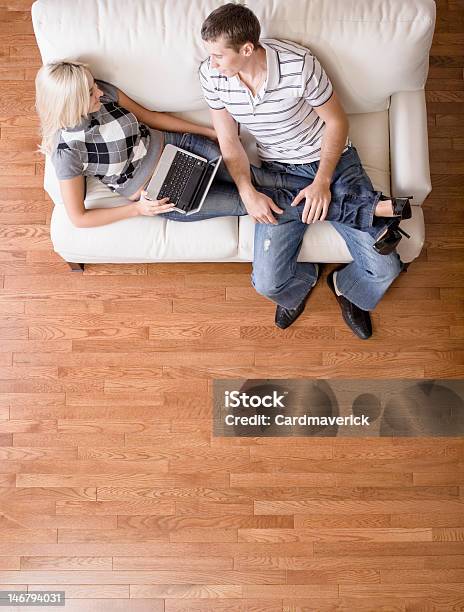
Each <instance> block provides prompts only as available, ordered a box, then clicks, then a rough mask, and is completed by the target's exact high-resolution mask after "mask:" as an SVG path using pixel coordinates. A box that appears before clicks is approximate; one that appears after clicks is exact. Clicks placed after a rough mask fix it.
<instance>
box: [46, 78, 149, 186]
mask: <svg viewBox="0 0 464 612" xmlns="http://www.w3.org/2000/svg"><path fill="white" fill-rule="evenodd" d="M96 83H97V84H98V86H99V87H100V89H101V90H102V91H103V93H104V95H103V96H102V98H101V102H102V105H101V107H100V109H99V110H98V111H96V112H95V113H90V114H89V116H88V117H87V118H86V119H84V120H83V121H82V123H80V124H79V125H78V126H76V127H74V128H71V129H63V130H61V131H60V132H59V134H58V141H57V146H56V149H55V151H54V153H53V154H52V161H53V165H54V166H55V171H56V174H57V177H58V179H60V180H63V179H70V178H73V177H75V176H95V177H97V178H98V179H100V180H101V181H102V183H104V184H105V185H107V186H108V187H109V188H110V189H111V190H112V191H117V192H119V193H121V194H123V195H132V193H135V191H137V189H138V188H139V187H140V186H141V185H142V184H143V183H144V181H145V180H146V178H148V177H146V176H145V175H146V174H147V173H146V172H144V171H142V166H144V167H148V169H149V170H153V167H154V160H155V159H156V155H155V153H156V152H157V151H159V143H160V139H157V138H156V137H155V138H152V135H154V133H155V132H156V131H155V130H150V129H149V128H148V127H147V126H146V125H144V124H142V123H139V122H138V121H137V118H136V117H135V115H134V114H133V113H131V112H129V111H128V110H126V109H125V108H122V107H121V106H118V104H117V90H116V88H115V87H114V86H113V85H111V84H109V83H106V82H105V81H96ZM152 141H153V142H152ZM148 153H149V155H147V154H148ZM136 174H137V176H138V178H140V179H141V180H137V179H136V180H134V178H135V175H136ZM139 175H140V177H139Z"/></svg>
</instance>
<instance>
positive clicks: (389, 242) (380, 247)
mask: <svg viewBox="0 0 464 612" xmlns="http://www.w3.org/2000/svg"><path fill="white" fill-rule="evenodd" d="M389 199H390V198H389ZM403 236H406V238H411V236H410V235H409V234H408V233H407V232H405V231H404V230H402V229H401V227H399V221H398V224H396V225H392V226H390V227H389V228H388V230H387V231H386V232H385V234H384V235H383V236H382V237H381V238H379V239H378V240H377V242H375V243H374V244H373V247H374V249H375V250H376V251H377V253H379V254H380V255H390V253H392V252H393V251H394V250H395V249H396V247H397V246H398V244H399V242H400V240H401V238H402V237H403Z"/></svg>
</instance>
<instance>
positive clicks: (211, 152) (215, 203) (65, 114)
mask: <svg viewBox="0 0 464 612" xmlns="http://www.w3.org/2000/svg"><path fill="white" fill-rule="evenodd" d="M36 109H37V112H38V115H39V118H40V124H41V134H42V142H41V145H40V150H41V151H42V153H44V154H45V155H50V157H51V160H52V162H53V165H54V167H55V171H56V174H57V177H58V179H59V183H60V189H61V194H62V197H63V201H64V204H65V207H66V210H67V213H68V215H69V217H70V219H71V221H72V223H73V224H74V225H75V226H76V227H95V226H98V225H105V224H108V223H113V222H114V221H119V220H121V219H127V218H129V217H135V216H139V215H144V216H155V215H159V214H166V213H169V218H171V219H175V220H179V221H194V220H198V219H202V218H210V217H215V216H222V215H245V214H247V213H246V210H245V207H244V206H243V204H242V202H241V200H240V198H239V196H238V192H237V190H236V189H235V186H234V185H233V183H232V182H231V179H230V178H229V177H228V175H227V174H226V176H225V177H224V176H222V178H223V179H224V178H225V180H222V181H221V174H220V172H218V178H217V179H216V180H215V182H214V184H213V185H212V187H211V189H210V192H209V194H208V196H207V200H206V201H205V203H204V205H203V207H202V209H201V211H200V212H199V213H196V214H194V215H190V216H185V215H182V214H181V213H178V212H177V211H173V205H172V204H170V203H169V202H168V200H167V198H164V199H163V200H156V201H151V200H147V199H145V197H144V192H143V189H144V187H145V186H146V185H147V183H148V182H149V180H150V178H151V176H152V174H153V171H154V169H155V166H156V163H157V161H158V159H159V157H160V155H161V152H162V150H163V148H164V146H165V144H167V143H168V142H170V143H172V144H175V145H176V146H180V147H181V148H183V149H186V150H188V151H191V152H192V153H196V154H198V155H201V156H204V157H205V158H207V159H213V158H214V157H217V155H218V154H219V150H218V148H217V146H216V145H215V144H214V142H213V141H212V139H215V132H214V130H213V129H211V128H209V127H204V126H201V125H197V124H195V123H191V122H190V121H185V120H183V119H179V118H177V117H174V116H172V115H169V114H167V113H160V112H156V111H150V110H147V109H146V108H144V107H143V106H141V105H140V104H138V103H137V102H135V101H134V100H132V99H131V98H129V97H128V96H127V95H126V94H125V93H124V92H122V91H121V90H119V89H117V88H116V87H114V85H111V84H110V83H106V82H105V81H99V80H96V79H94V77H93V75H92V73H91V72H90V70H89V69H88V67H87V66H86V64H83V63H81V62H78V61H60V62H54V63H50V64H46V65H45V66H43V67H42V68H41V69H40V70H39V72H38V74H37V77H36ZM86 176H95V177H97V178H98V179H99V180H100V181H101V182H102V183H104V184H105V185H107V186H108V187H109V189H111V190H112V191H114V192H116V193H118V194H120V195H123V196H125V197H127V204H125V205H121V206H118V207H116V208H96V209H92V210H87V209H86V208H85V205H84V198H85V177H86Z"/></svg>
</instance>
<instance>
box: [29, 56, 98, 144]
mask: <svg viewBox="0 0 464 612" xmlns="http://www.w3.org/2000/svg"><path fill="white" fill-rule="evenodd" d="M89 89H90V83H89V79H88V72H87V64H83V63H82V62H77V61H76V62H75V61H69V60H64V61H60V62H52V63H50V64H45V65H44V66H42V68H41V69H40V70H39V72H38V73H37V76H36V79H35V92H36V102H35V106H36V110H37V114H38V115H39V119H40V132H41V136H42V142H41V144H40V145H39V150H40V151H41V152H42V153H43V154H44V155H47V154H50V153H52V151H53V145H54V143H55V138H56V132H57V131H58V130H60V129H63V128H73V127H75V126H76V125H78V124H79V123H81V121H82V119H84V118H85V117H87V115H88V114H89V110H90V93H89Z"/></svg>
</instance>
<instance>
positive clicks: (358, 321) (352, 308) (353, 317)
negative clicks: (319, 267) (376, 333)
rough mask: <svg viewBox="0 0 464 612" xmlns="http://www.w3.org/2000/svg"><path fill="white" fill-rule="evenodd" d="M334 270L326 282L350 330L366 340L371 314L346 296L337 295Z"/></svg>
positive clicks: (370, 332) (369, 328) (369, 333)
mask: <svg viewBox="0 0 464 612" xmlns="http://www.w3.org/2000/svg"><path fill="white" fill-rule="evenodd" d="M334 271H335V270H334ZM334 271H332V272H331V273H330V274H329V275H328V276H327V284H328V285H329V287H330V289H331V290H332V291H333V294H334V295H335V297H336V298H337V302H338V303H339V305H340V309H341V311H342V316H343V319H344V321H345V323H346V324H347V325H348V327H349V328H350V329H351V331H352V332H353V333H354V334H356V336H358V338H361V339H362V340H367V339H368V338H370V337H371V336H372V323H371V316H370V314H369V312H368V311H367V310H362V309H361V308H359V307H358V306H356V304H353V302H350V300H348V299H346V297H344V296H343V295H337V292H336V291H335V285H334V280H333V275H334Z"/></svg>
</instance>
